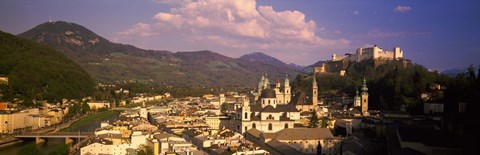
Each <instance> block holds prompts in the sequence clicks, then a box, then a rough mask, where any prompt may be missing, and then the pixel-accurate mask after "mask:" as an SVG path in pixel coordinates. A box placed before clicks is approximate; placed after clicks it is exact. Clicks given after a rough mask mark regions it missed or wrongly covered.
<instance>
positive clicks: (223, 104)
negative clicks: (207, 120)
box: [221, 102, 228, 113]
mask: <svg viewBox="0 0 480 155" xmlns="http://www.w3.org/2000/svg"><path fill="white" fill-rule="evenodd" d="M221 110H222V112H223V113H226V112H227V110H228V103H226V102H225V103H222V107H221Z"/></svg>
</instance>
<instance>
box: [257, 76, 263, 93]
mask: <svg viewBox="0 0 480 155" xmlns="http://www.w3.org/2000/svg"><path fill="white" fill-rule="evenodd" d="M264 81H265V76H263V75H262V78H261V79H260V82H258V88H257V93H259V94H261V93H262V90H263V82H264Z"/></svg>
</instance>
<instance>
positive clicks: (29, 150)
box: [17, 143, 43, 155]
mask: <svg viewBox="0 0 480 155" xmlns="http://www.w3.org/2000/svg"><path fill="white" fill-rule="evenodd" d="M25 154H29V155H43V153H42V152H40V150H39V149H38V148H37V146H36V145H35V144H33V143H31V144H27V145H25V146H22V148H20V150H18V152H17V155H25Z"/></svg>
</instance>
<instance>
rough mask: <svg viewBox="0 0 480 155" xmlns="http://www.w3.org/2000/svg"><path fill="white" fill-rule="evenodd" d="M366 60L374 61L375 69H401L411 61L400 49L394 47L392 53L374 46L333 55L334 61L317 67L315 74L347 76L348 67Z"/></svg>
mask: <svg viewBox="0 0 480 155" xmlns="http://www.w3.org/2000/svg"><path fill="white" fill-rule="evenodd" d="M364 60H373V65H374V67H377V66H379V65H382V64H387V63H394V64H395V65H397V66H399V67H405V66H406V65H407V64H408V63H409V62H410V60H406V59H404V58H403V51H402V50H401V49H400V47H394V48H393V50H392V51H388V50H385V49H382V48H380V47H378V46H377V45H374V46H373V47H367V48H358V49H357V51H356V53H353V54H352V53H346V54H345V55H342V56H338V55H336V54H333V55H332V60H330V61H328V62H327V63H322V64H321V65H320V66H315V69H314V72H315V73H339V74H340V75H341V76H343V75H345V72H346V70H347V68H348V66H349V65H350V64H351V63H355V62H361V61H364Z"/></svg>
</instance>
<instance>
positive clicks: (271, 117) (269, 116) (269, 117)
mask: <svg viewBox="0 0 480 155" xmlns="http://www.w3.org/2000/svg"><path fill="white" fill-rule="evenodd" d="M267 119H275V117H273V116H272V114H270V115H268V117H267Z"/></svg>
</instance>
